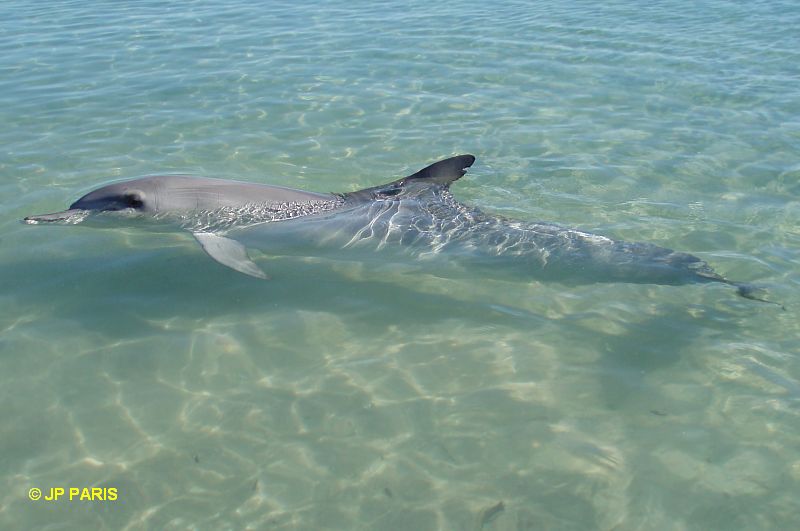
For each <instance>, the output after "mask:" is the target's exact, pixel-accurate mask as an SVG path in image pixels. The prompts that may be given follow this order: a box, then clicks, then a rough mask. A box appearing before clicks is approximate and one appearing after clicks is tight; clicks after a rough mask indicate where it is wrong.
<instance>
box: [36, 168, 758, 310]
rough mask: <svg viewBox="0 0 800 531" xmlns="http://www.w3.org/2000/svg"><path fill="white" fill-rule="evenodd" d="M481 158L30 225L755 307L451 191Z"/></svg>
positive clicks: (254, 187) (86, 208) (167, 193)
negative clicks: (335, 255)
mask: <svg viewBox="0 0 800 531" xmlns="http://www.w3.org/2000/svg"><path fill="white" fill-rule="evenodd" d="M474 161H475V157H473V156H472V155H460V156H457V157H452V158H449V159H445V160H442V161H439V162H437V163H435V164H432V165H430V166H428V167H427V168H424V169H422V170H420V171H418V172H417V173H415V174H413V175H409V176H408V177H404V178H402V179H398V180H395V181H392V182H390V183H388V184H384V185H381V186H375V187H372V188H367V189H364V190H359V191H356V192H345V193H316V192H307V191H302V190H294V189H290V188H284V187H280V186H271V185H264V184H255V183H247V182H239V181H230V180H224V179H211V178H201V177H190V176H184V175H163V176H154V177H144V178H140V179H133V180H128V181H123V182H117V183H113V184H109V185H107V186H103V187H101V188H98V189H96V190H94V191H92V192H90V193H88V194H86V195H84V196H83V197H81V198H80V199H78V200H77V201H75V202H74V203H73V204H72V205H71V206H70V207H69V209H68V210H65V211H62V212H56V213H53V214H41V215H35V216H28V217H26V218H25V219H24V221H25V222H26V223H31V224H36V223H50V222H57V223H67V224H75V223H81V222H87V221H92V220H103V219H112V218H119V217H122V218H125V219H128V220H130V221H134V220H136V221H139V222H140V223H141V222H142V221H144V222H146V225H147V226H149V227H151V228H152V227H159V228H161V229H163V228H168V229H174V228H180V229H184V230H188V231H190V232H191V233H192V234H193V235H194V237H195V238H196V239H197V241H198V242H199V243H200V245H201V246H202V247H203V249H204V250H205V251H206V253H208V255H209V256H211V257H212V258H213V259H215V260H216V261H217V262H219V263H221V264H223V265H225V266H228V267H230V268H232V269H235V270H236V271H239V272H241V273H244V274H247V275H250V276H253V277H257V278H267V276H266V274H265V273H264V272H263V271H262V270H261V268H259V267H258V266H257V265H256V264H255V263H254V262H253V261H252V260H251V259H250V257H249V256H248V253H247V248H248V247H254V248H259V249H262V250H265V251H266V252H272V253H280V254H284V255H285V254H298V255H308V254H312V253H313V254H316V253H320V252H326V250H327V252H331V251H335V252H344V253H346V255H347V256H355V257H359V258H364V257H367V256H375V251H377V250H383V249H394V252H396V253H400V254H402V255H404V256H408V255H410V256H412V257H414V258H415V259H420V260H424V259H431V258H436V257H445V258H444V260H445V261H446V262H452V261H455V262H458V263H462V264H467V265H468V267H475V268H482V269H485V270H486V272H488V273H489V274H504V275H507V274H513V275H515V276H516V275H519V276H521V277H522V278H528V277H530V278H542V279H553V280H557V281H561V282H565V283H574V282H581V283H586V282H628V283H631V282H632V283H647V284H673V285H677V284H688V283H708V282H720V283H725V284H729V285H731V286H733V287H735V288H736V289H737V292H738V294H739V295H741V296H743V297H747V298H751V299H756V300H763V299H759V298H758V297H756V296H755V294H754V293H755V288H754V287H752V286H750V285H748V284H743V283H738V282H733V281H730V280H728V279H726V278H724V277H722V276H720V275H718V274H717V273H715V272H714V270H713V269H712V268H711V267H710V266H709V265H708V264H707V263H706V262H704V261H703V260H701V259H700V258H698V257H696V256H693V255H691V254H688V253H682V252H678V251H673V250H671V249H666V248H664V247H659V246H657V245H652V244H649V243H633V242H625V241H619V240H614V239H611V238H607V237H605V236H600V235H597V234H591V233H588V232H583V231H580V230H576V229H571V228H566V227H562V226H560V225H556V224H552V223H541V222H527V221H516V220H510V219H507V218H504V217H502V216H496V215H491V214H486V213H484V212H482V211H481V210H479V209H478V208H476V207H472V206H467V205H465V204H462V203H460V202H458V201H456V199H455V198H454V197H453V195H452V193H451V192H450V185H451V184H452V183H453V182H454V181H456V180H457V179H459V178H461V177H462V176H463V175H464V174H465V173H466V171H467V168H469V167H470V166H472V164H473V162H474Z"/></svg>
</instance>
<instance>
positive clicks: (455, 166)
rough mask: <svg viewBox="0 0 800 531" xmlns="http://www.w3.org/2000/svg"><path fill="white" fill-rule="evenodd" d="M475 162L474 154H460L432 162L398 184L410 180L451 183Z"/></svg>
mask: <svg viewBox="0 0 800 531" xmlns="http://www.w3.org/2000/svg"><path fill="white" fill-rule="evenodd" d="M474 162H475V157H473V156H472V155H459V156H457V157H451V158H449V159H444V160H440V161H439V162H436V163H434V164H431V165H430V166H428V167H427V168H423V169H421V170H419V171H418V172H417V173H415V174H414V175H409V176H408V177H405V178H403V179H400V181H397V183H398V184H401V185H402V184H405V183H407V182H408V181H423V180H424V181H428V182H431V183H436V184H443V185H449V184H450V183H451V182H453V181H456V180H458V179H460V178H461V177H463V176H464V174H465V173H467V168H469V167H470V166H472V164H473V163H474Z"/></svg>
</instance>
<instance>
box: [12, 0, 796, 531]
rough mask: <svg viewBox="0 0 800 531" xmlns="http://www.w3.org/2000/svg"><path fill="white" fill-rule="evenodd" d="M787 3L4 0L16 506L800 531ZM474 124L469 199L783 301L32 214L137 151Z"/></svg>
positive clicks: (403, 163) (377, 168)
mask: <svg viewBox="0 0 800 531" xmlns="http://www.w3.org/2000/svg"><path fill="white" fill-rule="evenodd" d="M601 4H602V3H601ZM798 27H800V6H798V5H797V4H796V3H794V2H747V3H745V2H741V3H738V2H726V1H722V0H712V1H709V2H700V3H696V2H689V1H686V0H674V1H664V2H649V3H639V2H610V3H607V5H598V3H597V2H569V3H567V2H564V3H550V2H545V3H536V4H531V5H529V4H527V3H516V2H505V1H501V2H497V3H493V4H491V5H489V4H487V3H485V2H470V1H456V2H450V3H447V4H444V3H441V4H440V3H436V2H407V3H404V4H403V5H378V3H374V2H352V1H349V2H343V1H341V0H336V1H328V2H320V3H317V4H316V5H314V6H305V5H299V4H296V3H290V2H285V3H284V2H270V3H268V4H265V5H263V6H256V5H252V4H251V3H250V2H243V1H241V0H233V1H230V2H225V3H223V4H219V5H214V4H211V3H206V2H181V3H176V4H169V5H167V4H164V3H162V2H91V3H85V2H55V1H54V2H33V1H30V2H26V1H17V0H7V1H5V2H3V3H2V4H1V5H0V123H2V125H3V127H2V128H0V301H2V305H1V306H0V411H2V417H0V487H2V488H0V527H2V528H5V529H11V528H17V529H34V528H47V529H92V528H95V529H97V528H106V529H164V528H168V529H185V528H196V529H244V528H252V529H265V528H270V529H392V530H396V529H413V530H419V529H481V528H483V529H676V530H679V529H791V528H796V527H797V526H798V525H800V517H799V516H798V514H800V501H799V500H800V359H798V351H799V350H800V349H798V337H799V335H798V332H800V326H799V325H798V322H800V320H799V319H798V312H799V311H800V302H798V299H800V297H799V296H800V272H799V271H798V266H797V264H798V262H800V229H799V228H798V227H800V201H799V200H798V198H799V197H800V52H798V50H800V32H798ZM464 152H469V153H473V154H475V155H476V156H477V157H478V161H477V163H476V164H475V166H474V167H473V168H472V170H471V171H470V173H469V174H468V176H467V177H466V178H465V179H463V180H461V181H459V182H458V183H457V185H456V186H455V187H454V192H455V194H456V196H457V197H458V198H459V199H461V200H463V201H465V202H469V203H472V204H477V205H479V206H480V207H482V208H484V209H485V210H487V211H491V212H497V213H501V214H504V215H507V216H510V217H516V218H520V219H529V220H549V221H555V222H559V223H562V224H565V225H569V226H575V227H579V228H581V229H584V230H591V231H596V232H599V233H601V234H606V235H610V236H615V237H619V238H623V239H628V240H639V241H648V242H652V243H656V244H659V245H663V246H666V247H670V248H674V249H680V250H683V251H688V252H692V253H694V254H696V255H698V256H700V257H702V258H704V259H705V260H707V261H708V262H709V263H711V264H712V265H713V266H714V267H715V269H716V270H717V271H719V272H721V273H722V274H724V275H726V276H728V277H730V278H735V279H739V280H745V281H751V282H757V283H759V284H761V285H764V286H766V287H767V288H768V289H769V294H770V297H771V298H772V299H774V300H779V301H781V302H783V303H785V304H786V306H787V310H786V311H781V310H780V309H779V308H777V307H776V306H772V305H766V304H761V303H757V302H752V301H747V300H744V299H741V298H738V297H736V296H735V295H734V294H733V293H732V290H730V289H729V288H726V287H725V286H712V285H705V286H701V285H689V286H682V287H670V286H649V285H626V284H594V285H585V286H578V287H568V286H563V285H559V284H557V283H541V282H535V281H531V282H516V283H515V282H501V281H496V280H491V279H484V278H480V277H478V276H473V277H471V278H470V277H469V275H467V277H466V278H457V279H455V278H453V279H450V278H437V277H435V276H433V275H426V274H424V273H420V272H417V271H415V272H411V273H410V272H409V271H408V270H407V269H404V268H403V267H393V266H391V264H387V265H386V267H381V268H377V269H375V268H373V267H372V266H371V265H366V264H359V263H357V262H341V261H340V262H332V261H330V260H326V259H325V258H322V257H314V256H309V257H308V258H307V259H299V258H281V257H269V256H263V255H259V256H257V260H258V261H259V262H260V263H261V264H263V265H265V266H266V268H267V269H268V270H269V272H270V274H271V275H272V277H273V280H272V281H270V282H258V281H255V280H253V279H251V278H248V277H245V276H243V275H238V274H236V273H233V272H231V271H229V270H226V269H224V268H222V267H221V266H219V265H218V264H216V263H214V262H213V261H211V260H209V259H207V257H206V256H205V255H204V254H203V252H202V251H201V250H200V249H199V248H198V247H197V246H196V245H195V243H194V242H193V241H192V239H191V237H190V236H188V235H185V234H172V235H170V234H161V235H153V234H149V233H144V232H140V231H137V230H136V229H133V228H120V229H118V230H97V229H95V230H92V229H90V228H84V227H80V226H77V227H46V226H26V225H23V224H21V223H20V222H19V220H20V219H21V218H22V217H23V216H25V215H27V214H31V213H40V212H50V211H54V210H59V209H62V208H64V207H65V206H66V205H68V204H69V203H70V202H72V201H73V200H74V199H76V198H77V197H79V196H80V195H81V194H82V193H84V192H86V191H88V190H89V189H91V188H93V187H95V186H97V185H99V184H102V183H105V182H108V181H110V180H113V179H118V178H123V177H136V176H141V175H147V174H153V173H161V172H182V173H193V174H198V175H208V176H223V177H230V178H236V179H243V180H251V181H256V182H264V183H273V184H281V185H285V186H291V187H297V188H305V189H310V190H317V191H342V190H355V189H358V188H362V187H366V186H371V185H376V184H380V183H382V182H386V181H388V180H390V179H392V178H396V177H399V176H402V175H405V174H407V173H410V172H412V171H416V170H417V169H419V168H421V167H422V166H424V165H426V164H428V163H430V162H433V161H434V160H437V159H439V158H442V157H445V156H449V155H452V154H457V153H464ZM33 487H37V488H41V489H43V490H44V491H45V493H46V492H47V491H48V490H49V489H50V488H55V487H62V488H67V489H68V488H70V487H78V488H82V487H106V488H111V487H113V488H116V489H118V500H117V501H77V500H76V501H68V500H64V499H61V500H59V501H53V502H46V501H43V500H39V501H31V500H29V499H28V491H29V489H30V488H33ZM499 502H502V503H503V510H502V511H498V510H496V509H493V508H496V507H497V504H498V503H499Z"/></svg>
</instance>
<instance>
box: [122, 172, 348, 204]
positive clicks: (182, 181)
mask: <svg viewBox="0 0 800 531" xmlns="http://www.w3.org/2000/svg"><path fill="white" fill-rule="evenodd" d="M136 182H139V183H142V184H151V185H152V186H153V187H154V188H155V189H156V190H157V210H159V211H162V212H163V211H185V210H214V209H218V208H225V207H239V206H242V205H248V204H255V203H257V204H266V205H269V204H283V203H306V202H315V201H331V200H333V199H335V198H336V196H334V195H333V194H322V193H317V192H307V191H304V190H295V189H292V188H286V187H283V186H274V185H267V184H257V183H248V182H243V181H231V180H228V179H213V178H207V177H192V176H188V175H156V176H153V177H145V178H143V179H139V180H137V181H136ZM131 184H132V185H133V184H135V183H131Z"/></svg>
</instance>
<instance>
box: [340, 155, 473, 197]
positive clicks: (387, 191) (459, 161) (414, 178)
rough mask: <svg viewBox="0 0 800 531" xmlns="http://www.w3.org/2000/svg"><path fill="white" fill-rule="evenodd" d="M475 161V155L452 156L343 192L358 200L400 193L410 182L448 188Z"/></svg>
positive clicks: (346, 195)
mask: <svg viewBox="0 0 800 531" xmlns="http://www.w3.org/2000/svg"><path fill="white" fill-rule="evenodd" d="M474 162H475V157H473V156H472V155H458V156H457V157H450V158H449V159H444V160H440V161H439V162H435V163H433V164H431V165H430V166H428V167H427V168H423V169H421V170H419V171H418V172H417V173H415V174H413V175H409V176H408V177H403V178H402V179H398V180H396V181H392V182H390V183H387V184H382V185H380V186H374V187H372V188H365V189H363V190H359V191H357V192H350V193H348V194H343V196H344V197H345V199H350V200H352V199H356V200H370V199H374V198H380V197H392V196H396V195H399V194H401V193H402V192H403V187H404V186H405V185H406V184H408V183H412V182H414V183H419V184H427V183H430V184H431V185H438V186H440V187H445V188H447V187H448V186H450V183H452V182H453V181H455V180H458V179H460V178H461V177H463V176H464V174H465V173H467V168H469V167H470V166H472V164H473V163H474Z"/></svg>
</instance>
